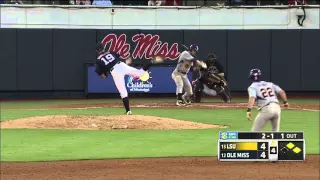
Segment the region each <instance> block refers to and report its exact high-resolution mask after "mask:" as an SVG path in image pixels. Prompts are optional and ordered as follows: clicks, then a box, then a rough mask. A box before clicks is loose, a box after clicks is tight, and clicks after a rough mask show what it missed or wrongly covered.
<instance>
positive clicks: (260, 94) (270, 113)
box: [248, 81, 282, 131]
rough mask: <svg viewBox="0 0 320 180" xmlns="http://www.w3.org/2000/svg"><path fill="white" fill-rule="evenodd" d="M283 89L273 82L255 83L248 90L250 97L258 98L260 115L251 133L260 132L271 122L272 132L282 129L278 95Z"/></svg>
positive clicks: (257, 104) (257, 103)
mask: <svg viewBox="0 0 320 180" xmlns="http://www.w3.org/2000/svg"><path fill="white" fill-rule="evenodd" d="M281 90H282V89H281V88H280V87H279V86H277V85H275V84H273V83H272V82H266V81H260V82H253V83H252V84H251V86H250V87H249V88H248V93H249V97H254V98H256V102H255V103H256V106H257V108H258V110H259V114H258V115H257V117H256V119H255V120H254V123H253V126H252V129H251V131H260V130H262V128H263V127H264V126H265V124H266V123H267V122H268V121H270V122H271V125H272V131H279V129H280V115H281V108H280V105H279V101H278V98H277V94H278V93H279V92H280V91H281Z"/></svg>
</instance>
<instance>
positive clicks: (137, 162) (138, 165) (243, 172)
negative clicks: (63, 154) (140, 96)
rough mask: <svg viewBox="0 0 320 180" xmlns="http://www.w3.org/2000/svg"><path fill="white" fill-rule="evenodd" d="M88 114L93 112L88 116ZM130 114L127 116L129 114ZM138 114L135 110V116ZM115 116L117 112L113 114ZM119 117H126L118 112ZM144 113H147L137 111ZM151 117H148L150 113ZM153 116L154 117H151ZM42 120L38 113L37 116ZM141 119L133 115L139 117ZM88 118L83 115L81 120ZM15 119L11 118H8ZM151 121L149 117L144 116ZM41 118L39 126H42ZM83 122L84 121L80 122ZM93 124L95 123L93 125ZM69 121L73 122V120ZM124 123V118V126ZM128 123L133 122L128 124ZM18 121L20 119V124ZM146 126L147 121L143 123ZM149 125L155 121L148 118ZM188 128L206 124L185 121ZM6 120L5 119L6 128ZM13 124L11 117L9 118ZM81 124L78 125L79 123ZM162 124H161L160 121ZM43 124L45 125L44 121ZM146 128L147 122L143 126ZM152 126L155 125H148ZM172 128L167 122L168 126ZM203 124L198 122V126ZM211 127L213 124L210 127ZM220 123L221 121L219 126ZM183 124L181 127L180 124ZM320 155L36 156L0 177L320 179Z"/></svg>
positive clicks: (39, 179)
mask: <svg viewBox="0 0 320 180" xmlns="http://www.w3.org/2000/svg"><path fill="white" fill-rule="evenodd" d="M131 106H132V107H133V108H181V107H176V106H175V105H174V103H160V104H159V103H135V102H132V103H131ZM108 107H123V106H122V103H120V102H119V103H113V104H111V103H106V104H75V105H59V106H53V107H50V108H74V109H86V108H108ZM245 107H246V103H229V104H226V103H201V104H193V105H191V106H188V107H184V108H199V109H216V108H232V109H235V108H236V109H245ZM291 109H293V110H298V109H299V110H306V111H319V105H316V104H314V105H312V104H308V105H306V104H304V105H303V104H291ZM86 117H88V116H86ZM126 117H127V116H126ZM133 117H134V116H133ZM43 118H44V119H43V121H42V123H44V121H46V120H48V119H49V120H50V118H51V120H52V118H53V117H52V116H50V117H43ZM56 118H58V119H63V118H70V117H68V116H63V117H56ZM72 118H74V119H75V120H76V121H74V122H73V121H72V123H71V124H72V126H76V125H77V122H78V125H79V119H77V118H80V119H81V118H84V117H80V116H78V117H71V119H72ZM95 118H96V119H93V118H91V121H90V122H88V123H89V124H82V125H80V127H81V126H85V127H84V128H87V129H101V127H102V126H104V127H109V128H110V127H112V125H113V124H112V123H111V124H110V123H109V124H107V125H101V124H99V123H100V122H101V121H98V120H99V118H100V120H101V119H103V120H105V119H106V117H105V116H104V117H101V116H95ZM113 118H115V117H113ZM116 118H121V116H118V117H116ZM137 118H138V119H143V118H142V116H139V117H137ZM146 119H148V118H146ZM149 119H150V118H149ZM38 120H39V119H38ZM135 120H136V119H132V121H135ZM27 121H28V119H24V120H22V122H20V123H22V124H20V125H21V126H22V125H25V126H28V122H27ZM81 121H83V119H82V120H80V122H81ZM161 121H166V123H167V124H168V123H169V122H167V121H171V123H172V122H173V121H174V122H175V123H174V124H173V125H172V124H171V127H175V126H181V124H179V123H181V122H180V121H176V120H172V119H162V120H161ZM9 122H10V121H9ZM143 122H146V121H143ZM42 123H39V124H38V125H37V126H38V127H40V128H41V127H42V126H43V125H41V124H42ZM157 123H158V125H159V121H157V120H156V119H155V120H154V121H152V123H151V124H153V127H157V126H155V124H157ZM65 124H66V122H64V123H63V122H60V124H59V128H63V126H65ZM80 124H81V123H80ZM92 124H95V126H96V127H95V126H94V125H92ZM69 125H70V124H69ZM122 125H124V124H121V123H120V126H122ZM125 125H127V126H128V127H132V125H129V124H125ZM15 126H16V125H15ZM141 126H145V125H141ZM148 126H150V124H148ZM184 126H185V127H186V128H195V127H198V126H201V127H208V126H206V125H203V124H201V125H199V124H198V125H195V124H188V125H186V124H184ZM3 127H4V126H3V125H2V128H3ZM7 127H8V128H10V123H9V124H7ZM78 127H79V126H78ZM158 127H160V129H161V128H163V125H162V126H158ZM42 128H43V127H42ZM140 128H142V127H140ZM149 128H150V127H149ZM166 128H168V127H166ZM198 128H199V127H198ZM211 128H212V127H211ZM218 128H219V127H218ZM180 129H182V128H180ZM319 160H320V159H319V155H308V156H307V157H306V161H305V162H278V163H269V162H218V161H217V158H216V157H201V158H200V157H179V158H145V159H113V160H87V161H60V162H32V163H1V175H0V177H1V178H0V179H4V180H22V179H23V180H60V179H68V180H73V179H74V180H89V179H90V180H100V179H101V180H205V179H210V180H276V179H278V180H319V169H320V166H319Z"/></svg>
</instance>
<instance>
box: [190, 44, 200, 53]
mask: <svg viewBox="0 0 320 180" xmlns="http://www.w3.org/2000/svg"><path fill="white" fill-rule="evenodd" d="M189 49H190V51H192V50H195V51H196V52H198V51H199V46H198V45H196V44H192V45H191V46H190V48H189Z"/></svg>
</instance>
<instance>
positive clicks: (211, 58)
mask: <svg viewBox="0 0 320 180" xmlns="http://www.w3.org/2000/svg"><path fill="white" fill-rule="evenodd" d="M216 59H217V57H216V55H215V54H213V53H210V54H208V59H207V64H208V65H209V66H214V64H215V62H216Z"/></svg>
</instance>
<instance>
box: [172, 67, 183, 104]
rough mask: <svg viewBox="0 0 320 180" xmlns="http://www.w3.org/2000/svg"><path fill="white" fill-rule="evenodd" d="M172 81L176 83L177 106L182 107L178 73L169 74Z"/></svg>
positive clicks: (180, 83) (180, 78) (180, 79)
mask: <svg viewBox="0 0 320 180" xmlns="http://www.w3.org/2000/svg"><path fill="white" fill-rule="evenodd" d="M171 77H172V79H173V81H174V82H175V83H176V86H177V88H176V95H177V102H176V105H177V106H184V105H185V104H184V102H183V100H182V91H183V81H182V77H181V75H180V73H178V72H175V71H173V72H172V74H171Z"/></svg>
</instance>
